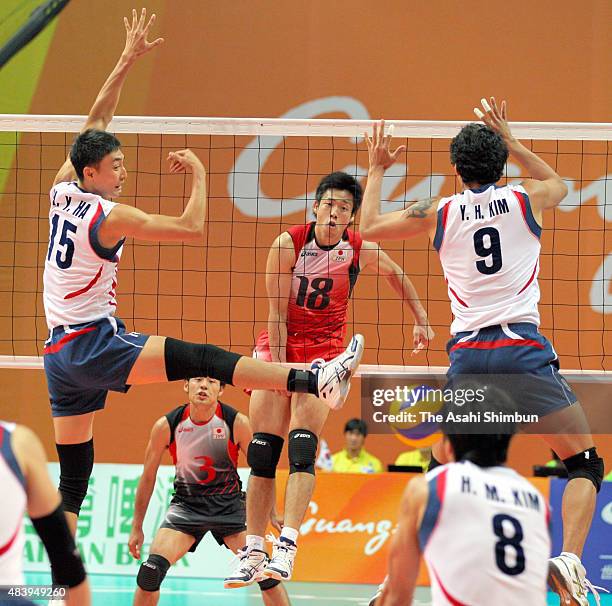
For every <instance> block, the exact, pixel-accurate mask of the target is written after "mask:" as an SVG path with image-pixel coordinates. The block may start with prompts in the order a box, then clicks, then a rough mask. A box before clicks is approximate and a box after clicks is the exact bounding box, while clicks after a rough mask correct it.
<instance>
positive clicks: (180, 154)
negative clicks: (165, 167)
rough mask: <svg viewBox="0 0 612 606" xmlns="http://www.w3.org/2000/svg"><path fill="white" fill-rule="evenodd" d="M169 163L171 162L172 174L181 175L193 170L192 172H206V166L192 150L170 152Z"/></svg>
mask: <svg viewBox="0 0 612 606" xmlns="http://www.w3.org/2000/svg"><path fill="white" fill-rule="evenodd" d="M168 162H170V173H172V174H174V173H180V172H183V171H186V170H187V169H191V172H195V171H196V170H202V171H203V170H204V165H203V164H202V162H201V161H200V158H198V157H197V156H196V155H195V154H194V153H193V152H192V151H191V150H190V149H181V150H179V151H175V152H170V153H169V154H168Z"/></svg>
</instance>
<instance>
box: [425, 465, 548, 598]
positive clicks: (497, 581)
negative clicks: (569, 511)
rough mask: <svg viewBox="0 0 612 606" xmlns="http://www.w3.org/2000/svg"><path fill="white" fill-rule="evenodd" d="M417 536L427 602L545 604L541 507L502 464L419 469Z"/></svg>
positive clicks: (543, 504) (541, 502)
mask: <svg viewBox="0 0 612 606" xmlns="http://www.w3.org/2000/svg"><path fill="white" fill-rule="evenodd" d="M426 477H427V481H428V488H429V496H428V501H427V505H426V508H425V512H424V514H423V519H422V522H421V526H420V529H419V544H420V550H421V553H422V554H423V558H424V560H425V563H426V564H427V568H428V571H429V577H430V580H431V592H432V605H433V606H491V605H492V604H494V605H495V606H517V605H518V604H521V605H529V606H545V604H546V577H547V573H548V558H549V557H550V549H551V544H550V535H549V530H548V524H549V509H548V505H547V503H546V501H545V499H544V497H543V496H542V495H541V494H540V492H538V490H537V489H536V488H535V487H534V486H533V485H532V484H530V483H529V482H528V481H527V480H525V478H523V477H521V476H520V475H519V474H518V473H516V472H515V471H514V470H512V469H509V468H507V467H486V468H483V467H478V466H477V465H474V464H473V463H471V462H469V461H462V462H461V463H450V464H448V465H443V466H441V467H438V468H436V469H434V470H433V471H431V472H429V473H428V474H427V476H426Z"/></svg>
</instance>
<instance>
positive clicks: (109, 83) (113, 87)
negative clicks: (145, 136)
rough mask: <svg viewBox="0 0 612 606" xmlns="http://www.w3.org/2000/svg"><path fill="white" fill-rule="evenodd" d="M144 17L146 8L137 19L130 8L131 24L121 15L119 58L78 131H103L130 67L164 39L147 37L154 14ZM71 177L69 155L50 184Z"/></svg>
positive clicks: (111, 114) (73, 175) (72, 176)
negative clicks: (122, 29)
mask: <svg viewBox="0 0 612 606" xmlns="http://www.w3.org/2000/svg"><path fill="white" fill-rule="evenodd" d="M146 17H147V11H146V9H144V8H143V9H142V12H141V13H140V18H139V17H138V15H137V13H136V11H135V10H132V23H131V24H130V22H129V21H128V19H127V18H126V17H124V18H123V22H124V24H125V31H126V40H125V48H124V49H123V52H122V53H121V57H119V61H118V62H117V65H115V67H114V69H113V71H112V72H111V73H110V75H109V76H108V78H107V79H106V82H105V83H104V84H103V86H102V88H101V89H100V92H99V93H98V96H97V97H96V100H95V101H94V104H93V106H92V108H91V110H90V111H89V115H88V117H87V121H86V122H85V126H84V127H83V128H82V130H81V132H84V131H86V130H88V129H90V128H96V129H99V130H106V127H107V126H108V125H109V123H110V122H111V120H112V119H113V116H114V115H115V109H116V108H117V103H119V96H120V95H121V89H122V88H123V84H124V82H125V79H126V78H127V75H128V72H129V71H130V68H131V67H132V65H134V62H135V61H136V59H137V58H138V57H140V56H141V55H144V54H145V53H148V52H149V51H150V50H151V49H153V48H155V47H156V46H159V45H160V44H161V43H162V42H163V41H164V40H163V38H157V40H154V41H153V42H149V41H148V40H147V35H148V33H149V29H150V28H151V26H152V25H153V23H155V14H153V15H151V18H150V19H149V21H148V22H146ZM74 178H76V174H75V172H74V168H73V167H72V162H70V157H68V159H67V160H66V161H65V162H64V164H63V165H62V167H61V168H60V170H59V172H58V173H57V175H56V177H55V180H54V181H53V185H55V184H57V183H61V182H62V181H71V180H72V179H74Z"/></svg>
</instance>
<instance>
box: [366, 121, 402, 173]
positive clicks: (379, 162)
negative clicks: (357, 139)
mask: <svg viewBox="0 0 612 606" xmlns="http://www.w3.org/2000/svg"><path fill="white" fill-rule="evenodd" d="M392 134H393V125H391V126H390V127H389V129H388V131H387V134H386V135H385V121H384V120H381V121H380V126H379V125H378V124H376V123H374V126H373V127H372V138H371V139H370V137H369V136H368V133H364V138H365V140H366V143H367V144H368V156H369V160H370V169H373V168H376V167H381V168H383V169H384V170H387V168H389V167H390V166H391V165H392V164H394V163H395V161H396V160H397V158H398V157H399V155H400V154H401V153H403V152H405V151H406V146H405V145H400V146H399V147H398V148H397V149H396V150H395V151H391V150H390V148H389V146H390V145H391V136H392Z"/></svg>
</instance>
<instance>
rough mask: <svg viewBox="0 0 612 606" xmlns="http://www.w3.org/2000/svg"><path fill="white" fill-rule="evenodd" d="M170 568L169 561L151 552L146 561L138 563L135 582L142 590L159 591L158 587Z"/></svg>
mask: <svg viewBox="0 0 612 606" xmlns="http://www.w3.org/2000/svg"><path fill="white" fill-rule="evenodd" d="M168 568H170V562H168V560H166V558H164V556H160V555H158V554H157V553H152V554H151V555H150V556H149V559H148V560H147V561H146V562H143V563H142V564H141V565H140V569H139V570H138V576H137V577H136V583H137V584H138V587H140V589H142V590H143V591H159V587H160V585H161V584H162V581H163V580H164V578H165V576H166V573H167V572H168Z"/></svg>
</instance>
